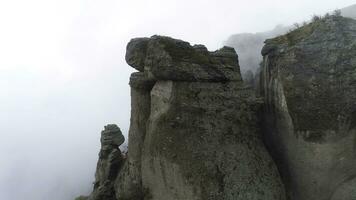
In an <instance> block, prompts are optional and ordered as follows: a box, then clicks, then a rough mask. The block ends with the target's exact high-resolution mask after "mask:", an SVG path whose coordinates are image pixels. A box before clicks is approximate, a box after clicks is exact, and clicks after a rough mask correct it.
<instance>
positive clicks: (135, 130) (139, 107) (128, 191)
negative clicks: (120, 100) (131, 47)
mask: <svg viewBox="0 0 356 200" xmlns="http://www.w3.org/2000/svg"><path fill="white" fill-rule="evenodd" d="M154 83H155V82H154V81H152V80H149V79H148V78H147V77H146V76H145V74H144V73H143V72H136V73H132V74H131V77H130V86H131V120H130V130H129V145H128V154H127V155H128V158H127V161H126V162H125V165H124V167H123V169H122V170H121V172H120V174H119V177H118V179H117V181H116V188H117V189H116V196H117V198H118V199H132V200H136V199H142V198H143V195H144V194H143V188H142V178H141V167H142V166H141V155H142V149H143V142H144V139H145V136H146V126H147V121H148V118H149V115H150V108H151V97H150V92H151V89H152V87H153V85H154Z"/></svg>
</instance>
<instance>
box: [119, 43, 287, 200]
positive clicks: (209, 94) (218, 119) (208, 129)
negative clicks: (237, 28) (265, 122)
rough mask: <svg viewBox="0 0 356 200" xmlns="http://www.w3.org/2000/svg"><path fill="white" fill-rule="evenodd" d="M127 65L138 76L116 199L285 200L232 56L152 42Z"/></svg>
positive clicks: (136, 46)
mask: <svg viewBox="0 0 356 200" xmlns="http://www.w3.org/2000/svg"><path fill="white" fill-rule="evenodd" d="M126 60H127V62H128V64H130V65H131V66H132V67H134V68H135V69H137V70H139V72H135V73H133V74H132V75H131V78H130V86H131V98H132V103H131V105H132V111H131V125H130V131H129V147H128V148H129V149H128V158H127V160H126V162H125V164H124V167H123V169H122V170H121V171H120V174H119V175H118V178H117V180H116V194H117V195H116V197H117V199H154V200H161V199H162V200H167V199H171V200H186V199H192V200H193V199H197V200H200V199H204V200H205V199H222V200H224V199H246V200H248V199H266V200H268V199H271V200H272V199H273V200H277V199H284V197H285V195H284V188H283V186H282V183H281V180H280V177H279V174H278V171H277V168H276V166H275V165H274V163H273V161H272V159H271V157H270V156H269V154H268V153H267V151H266V149H265V147H264V145H263V143H262V136H261V130H260V129H259V128H258V119H257V113H258V112H259V110H260V108H261V105H262V101H261V100H260V99H258V98H256V97H255V96H254V94H253V93H254V92H253V91H252V90H251V89H250V88H248V87H245V86H244V84H243V83H242V80H241V75H240V69H239V65H238V57H237V54H236V53H235V51H234V49H232V48H230V47H224V48H222V49H220V50H218V51H215V52H209V51H208V50H207V49H206V47H204V46H203V45H195V46H191V45H190V44H189V43H187V42H184V41H181V40H175V39H172V38H169V37H162V36H153V37H151V38H137V39H133V40H131V42H130V43H129V44H128V46H127V54H126Z"/></svg>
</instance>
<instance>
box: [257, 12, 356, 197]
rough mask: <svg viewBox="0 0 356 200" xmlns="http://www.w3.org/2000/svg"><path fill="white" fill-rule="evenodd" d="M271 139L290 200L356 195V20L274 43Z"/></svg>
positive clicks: (268, 72) (333, 21) (265, 89)
mask: <svg viewBox="0 0 356 200" xmlns="http://www.w3.org/2000/svg"><path fill="white" fill-rule="evenodd" d="M262 54H263V56H264V62H263V68H262V72H261V88H260V90H261V92H262V95H263V96H264V99H265V110H264V116H265V117H264V119H265V129H264V130H266V133H265V138H266V142H267V144H268V147H269V149H270V150H271V152H272V154H273V156H274V158H275V160H276V161H277V164H278V166H279V169H280V172H281V174H282V176H283V179H284V183H285V185H286V188H287V191H288V196H289V198H290V199H291V200H330V199H333V200H336V199H339V200H340V199H348V200H351V199H354V198H355V194H356V185H355V182H356V181H355V177H356V167H355V166H356V134H355V133H356V129H355V128H356V21H355V20H353V19H348V18H343V17H341V16H328V17H326V18H322V19H320V20H316V21H314V22H313V23H311V24H308V25H306V26H304V27H301V28H299V29H297V30H295V31H293V32H290V33H288V34H287V35H284V36H281V37H277V38H275V39H272V40H267V41H266V45H265V47H264V48H263V50H262Z"/></svg>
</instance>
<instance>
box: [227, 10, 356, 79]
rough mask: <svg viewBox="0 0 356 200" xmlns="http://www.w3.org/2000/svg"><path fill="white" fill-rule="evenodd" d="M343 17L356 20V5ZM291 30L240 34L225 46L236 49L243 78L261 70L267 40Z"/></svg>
mask: <svg viewBox="0 0 356 200" xmlns="http://www.w3.org/2000/svg"><path fill="white" fill-rule="evenodd" d="M341 15H342V16H344V17H350V18H355V19H356V4H355V5H352V6H349V7H346V8H343V9H341ZM291 28H292V26H283V25H278V26H276V27H275V28H274V29H273V30H270V31H266V32H260V33H238V34H234V35H232V36H230V37H229V38H228V39H227V40H226V41H225V45H227V46H231V47H234V48H235V50H236V52H237V54H238V55H239V62H240V68H241V73H242V76H243V77H246V74H249V73H248V71H249V70H251V71H252V72H253V73H255V72H256V70H257V69H258V68H259V64H260V63H261V61H262V56H261V49H262V47H263V45H264V41H265V40H266V39H268V38H274V37H277V36H279V35H283V34H284V33H286V32H288V30H290V29H291Z"/></svg>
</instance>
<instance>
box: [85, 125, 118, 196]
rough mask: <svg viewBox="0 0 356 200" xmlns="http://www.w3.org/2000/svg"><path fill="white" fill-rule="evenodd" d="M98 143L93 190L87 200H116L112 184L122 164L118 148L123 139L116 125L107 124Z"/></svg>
mask: <svg viewBox="0 0 356 200" xmlns="http://www.w3.org/2000/svg"><path fill="white" fill-rule="evenodd" d="M100 141H101V149H100V152H99V160H98V164H97V167H96V173H95V182H94V190H93V192H92V193H91V194H90V196H89V198H88V200H116V197H115V188H114V183H115V180H116V178H117V175H118V173H119V171H120V169H121V166H122V165H123V162H124V158H123V156H122V154H121V151H120V149H119V146H120V145H121V144H123V143H124V141H125V138H124V136H123V135H122V133H121V130H120V128H119V127H118V126H117V125H115V124H108V125H106V126H105V127H104V130H103V131H102V132H101V138H100Z"/></svg>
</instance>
